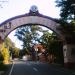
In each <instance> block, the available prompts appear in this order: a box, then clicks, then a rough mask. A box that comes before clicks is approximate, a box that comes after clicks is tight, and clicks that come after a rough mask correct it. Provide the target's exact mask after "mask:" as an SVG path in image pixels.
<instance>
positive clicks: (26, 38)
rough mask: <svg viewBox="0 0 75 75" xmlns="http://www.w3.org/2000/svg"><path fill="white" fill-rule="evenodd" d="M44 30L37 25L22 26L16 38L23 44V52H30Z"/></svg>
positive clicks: (17, 31)
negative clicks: (40, 32)
mask: <svg viewBox="0 0 75 75" xmlns="http://www.w3.org/2000/svg"><path fill="white" fill-rule="evenodd" d="M41 30H42V29H41V28H40V27H39V26H37V25H27V26H22V27H21V28H18V29H17V30H16V34H15V36H17V38H18V39H19V40H20V41H22V42H23V50H27V51H29V49H30V47H31V44H34V43H36V41H37V39H38V38H39V33H38V31H41Z"/></svg>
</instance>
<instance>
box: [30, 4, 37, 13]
mask: <svg viewBox="0 0 75 75" xmlns="http://www.w3.org/2000/svg"><path fill="white" fill-rule="evenodd" d="M30 10H31V11H32V12H36V11H38V8H37V6H35V5H33V6H32V7H31V9H30Z"/></svg>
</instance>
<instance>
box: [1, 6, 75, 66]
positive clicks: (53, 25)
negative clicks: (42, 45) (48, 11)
mask: <svg viewBox="0 0 75 75" xmlns="http://www.w3.org/2000/svg"><path fill="white" fill-rule="evenodd" d="M27 24H35V25H36V24H37V25H43V26H45V27H48V28H49V29H51V30H53V31H54V32H55V33H56V34H57V35H58V37H59V38H60V39H61V40H62V41H63V54H64V64H65V65H66V66H70V65H71V64H73V63H75V59H74V58H75V54H74V55H72V51H74V49H75V44H74V45H73V44H67V43H65V44H64V42H66V41H65V35H63V34H61V31H59V30H58V27H59V26H60V25H61V24H60V23H58V22H57V20H55V19H53V18H51V17H48V16H45V15H42V14H40V13H39V12H38V9H37V7H36V6H32V7H31V9H30V12H29V13H27V14H24V15H20V16H16V17H13V18H11V19H8V20H6V21H4V22H3V23H1V24H0V49H1V46H2V43H3V42H4V39H5V37H6V36H7V35H8V34H9V33H10V32H11V31H13V30H14V29H16V28H17V27H19V26H22V25H27ZM74 52H75V51H74Z"/></svg>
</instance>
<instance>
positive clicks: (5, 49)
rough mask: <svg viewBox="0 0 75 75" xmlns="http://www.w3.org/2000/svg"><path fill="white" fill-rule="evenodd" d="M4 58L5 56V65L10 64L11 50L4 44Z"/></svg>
mask: <svg viewBox="0 0 75 75" xmlns="http://www.w3.org/2000/svg"><path fill="white" fill-rule="evenodd" d="M1 53H2V56H3V59H4V60H3V62H4V63H8V62H9V59H10V55H9V50H8V48H6V46H5V44H4V43H3V46H2V51H1Z"/></svg>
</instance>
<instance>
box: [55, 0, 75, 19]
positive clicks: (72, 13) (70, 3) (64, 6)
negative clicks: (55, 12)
mask: <svg viewBox="0 0 75 75" xmlns="http://www.w3.org/2000/svg"><path fill="white" fill-rule="evenodd" d="M56 3H57V5H56V6H57V7H61V10H60V11H61V12H60V16H61V19H63V20H75V0H56Z"/></svg>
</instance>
